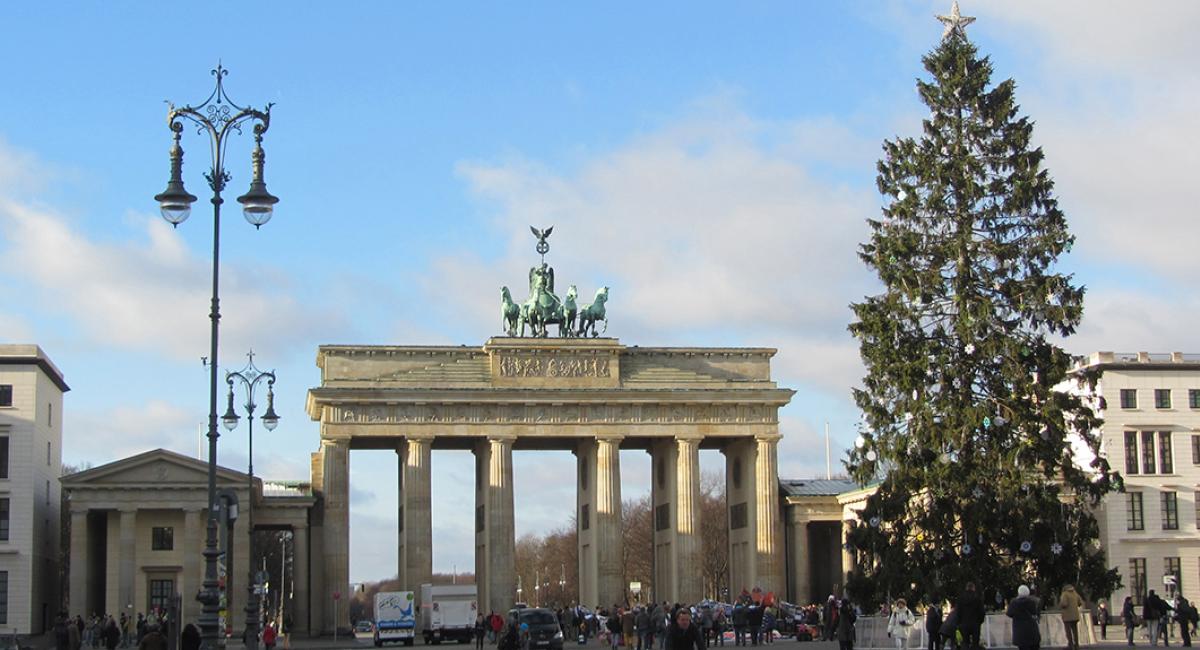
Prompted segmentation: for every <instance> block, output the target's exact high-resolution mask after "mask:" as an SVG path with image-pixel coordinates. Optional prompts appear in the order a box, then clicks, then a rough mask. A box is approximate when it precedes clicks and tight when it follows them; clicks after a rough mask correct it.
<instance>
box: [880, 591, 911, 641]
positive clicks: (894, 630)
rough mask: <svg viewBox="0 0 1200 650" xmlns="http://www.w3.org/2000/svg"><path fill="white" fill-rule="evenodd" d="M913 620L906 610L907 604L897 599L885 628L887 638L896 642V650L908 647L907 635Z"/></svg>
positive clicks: (909, 612)
mask: <svg viewBox="0 0 1200 650" xmlns="http://www.w3.org/2000/svg"><path fill="white" fill-rule="evenodd" d="M915 620H916V617H915V616H913V613H912V610H910V609H909V608H908V603H906V602H904V599H903V598H897V599H896V604H895V606H893V607H892V613H891V614H890V615H889V616H888V626H887V633H888V638H890V639H892V640H893V641H895V642H896V650H903V649H904V648H905V647H907V646H908V633H909V631H911V630H912V624H913V622H914V621H915Z"/></svg>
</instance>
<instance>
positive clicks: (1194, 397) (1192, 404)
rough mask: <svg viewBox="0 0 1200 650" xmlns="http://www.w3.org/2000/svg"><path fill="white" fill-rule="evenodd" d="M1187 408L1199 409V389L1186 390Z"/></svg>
mask: <svg viewBox="0 0 1200 650" xmlns="http://www.w3.org/2000/svg"><path fill="white" fill-rule="evenodd" d="M1188 408H1194V409H1200V389H1196V388H1190V389H1188Z"/></svg>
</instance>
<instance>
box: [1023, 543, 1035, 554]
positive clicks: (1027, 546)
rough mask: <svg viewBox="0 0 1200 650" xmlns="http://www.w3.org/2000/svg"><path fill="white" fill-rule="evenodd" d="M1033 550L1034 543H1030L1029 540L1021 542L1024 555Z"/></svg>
mask: <svg viewBox="0 0 1200 650" xmlns="http://www.w3.org/2000/svg"><path fill="white" fill-rule="evenodd" d="M1032 550H1033V542H1030V541H1028V540H1026V541H1024V542H1021V552H1022V553H1028V552H1030V551H1032Z"/></svg>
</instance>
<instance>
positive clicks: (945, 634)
mask: <svg viewBox="0 0 1200 650" xmlns="http://www.w3.org/2000/svg"><path fill="white" fill-rule="evenodd" d="M958 615H959V614H958V606H957V605H956V606H954V607H952V608H951V609H950V613H949V614H946V618H945V619H943V620H942V626H941V627H940V628H938V633H939V634H941V636H942V640H943V641H949V642H950V650H958Z"/></svg>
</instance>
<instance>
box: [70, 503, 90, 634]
mask: <svg viewBox="0 0 1200 650" xmlns="http://www.w3.org/2000/svg"><path fill="white" fill-rule="evenodd" d="M89 544H91V540H89V539H88V511H87V509H86V508H84V509H81V510H75V509H72V510H71V596H70V598H71V603H70V613H71V614H79V615H80V616H83V617H85V618H86V617H87V616H89V615H90V614H91V610H89V609H88V602H87V592H88V588H87V585H88V562H89V555H90V553H89V552H88V551H89V550H90V549H89V548H88V545H89Z"/></svg>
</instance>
